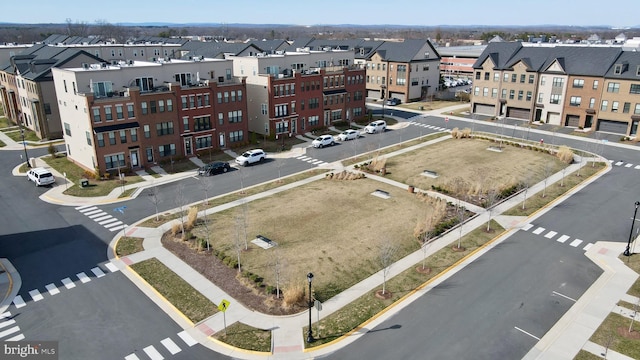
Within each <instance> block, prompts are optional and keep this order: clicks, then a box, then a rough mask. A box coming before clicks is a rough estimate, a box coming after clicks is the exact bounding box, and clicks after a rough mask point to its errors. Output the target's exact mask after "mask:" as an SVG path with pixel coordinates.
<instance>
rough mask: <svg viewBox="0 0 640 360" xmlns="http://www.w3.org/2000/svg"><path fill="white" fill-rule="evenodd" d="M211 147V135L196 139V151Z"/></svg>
mask: <svg viewBox="0 0 640 360" xmlns="http://www.w3.org/2000/svg"><path fill="white" fill-rule="evenodd" d="M209 147H211V135H209V136H202V137H197V138H196V149H204V148H209Z"/></svg>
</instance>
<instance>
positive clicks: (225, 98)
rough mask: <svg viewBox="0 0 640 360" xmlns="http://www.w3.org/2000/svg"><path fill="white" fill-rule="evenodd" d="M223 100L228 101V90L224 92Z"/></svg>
mask: <svg viewBox="0 0 640 360" xmlns="http://www.w3.org/2000/svg"><path fill="white" fill-rule="evenodd" d="M224 102H226V103H228V102H229V92H228V91H225V92H224Z"/></svg>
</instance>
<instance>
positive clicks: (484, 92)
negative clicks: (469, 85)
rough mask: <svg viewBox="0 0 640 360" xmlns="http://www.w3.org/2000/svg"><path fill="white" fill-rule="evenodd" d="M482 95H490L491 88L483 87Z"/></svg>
mask: <svg viewBox="0 0 640 360" xmlns="http://www.w3.org/2000/svg"><path fill="white" fill-rule="evenodd" d="M482 96H489V88H488V87H486V88H483V89H482Z"/></svg>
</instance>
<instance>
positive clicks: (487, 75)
mask: <svg viewBox="0 0 640 360" xmlns="http://www.w3.org/2000/svg"><path fill="white" fill-rule="evenodd" d="M489 76H491V73H489V72H488V71H485V72H484V79H485V80H489Z"/></svg>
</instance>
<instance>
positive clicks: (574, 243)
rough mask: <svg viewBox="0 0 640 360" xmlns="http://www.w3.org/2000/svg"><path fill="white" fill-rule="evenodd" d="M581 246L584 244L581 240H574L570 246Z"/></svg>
mask: <svg viewBox="0 0 640 360" xmlns="http://www.w3.org/2000/svg"><path fill="white" fill-rule="evenodd" d="M580 244H582V240H580V239H575V240H573V241H572V242H571V244H569V245H571V246H573V247H577V246H578V245H580Z"/></svg>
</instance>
